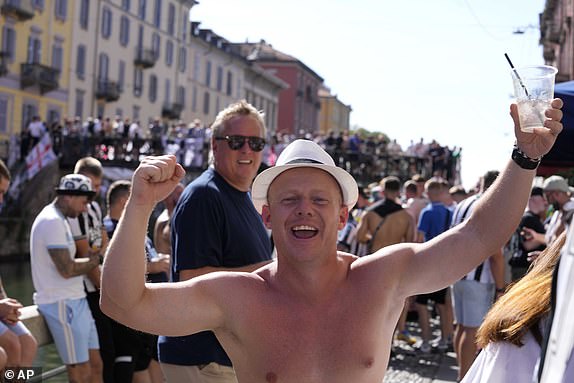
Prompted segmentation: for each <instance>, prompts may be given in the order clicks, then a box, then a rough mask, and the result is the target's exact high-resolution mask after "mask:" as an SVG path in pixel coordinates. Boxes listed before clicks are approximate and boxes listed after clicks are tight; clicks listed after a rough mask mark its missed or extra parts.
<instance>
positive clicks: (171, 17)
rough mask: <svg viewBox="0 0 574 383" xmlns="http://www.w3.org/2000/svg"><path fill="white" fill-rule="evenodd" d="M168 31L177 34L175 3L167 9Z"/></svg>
mask: <svg viewBox="0 0 574 383" xmlns="http://www.w3.org/2000/svg"><path fill="white" fill-rule="evenodd" d="M167 33H169V34H170V35H171V36H173V35H174V34H175V5H173V4H171V3H170V4H169V8H168V10H167Z"/></svg>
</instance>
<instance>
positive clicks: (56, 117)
mask: <svg viewBox="0 0 574 383" xmlns="http://www.w3.org/2000/svg"><path fill="white" fill-rule="evenodd" d="M46 114H47V116H48V118H47V119H46V121H48V123H49V124H51V123H52V122H55V121H60V116H61V113H60V109H59V108H56V107H52V108H50V109H48V113H46Z"/></svg>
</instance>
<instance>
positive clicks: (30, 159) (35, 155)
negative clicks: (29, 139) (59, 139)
mask: <svg viewBox="0 0 574 383" xmlns="http://www.w3.org/2000/svg"><path fill="white" fill-rule="evenodd" d="M57 159H58V157H57V156H56V153H54V150H52V140H51V139H50V135H49V134H48V133H46V134H44V136H42V139H41V140H40V141H39V142H38V143H37V144H36V146H34V147H33V148H32V150H30V153H28V155H27V156H26V168H27V169H26V171H27V174H28V179H29V180H31V179H32V178H34V176H35V175H36V174H37V173H38V172H39V171H40V170H41V169H42V168H43V167H45V166H46V165H48V164H50V163H52V162H53V161H55V160H57Z"/></svg>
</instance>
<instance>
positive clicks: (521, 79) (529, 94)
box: [511, 65, 558, 133]
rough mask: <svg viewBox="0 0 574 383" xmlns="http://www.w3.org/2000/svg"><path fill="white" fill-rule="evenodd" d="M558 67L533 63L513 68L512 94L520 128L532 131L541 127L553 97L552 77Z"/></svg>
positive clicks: (528, 131) (524, 130)
mask: <svg viewBox="0 0 574 383" xmlns="http://www.w3.org/2000/svg"><path fill="white" fill-rule="evenodd" d="M557 72H558V69H556V68H554V67H551V66H548V65H534V66H526V67H522V68H516V69H513V70H512V72H511V75H512V82H513V84H514V96H515V97H516V103H517V104H518V117H519V120H520V130H522V131H523V132H526V133H532V132H533V130H534V128H537V127H542V126H543V125H544V121H546V116H545V115H544V112H545V111H546V109H548V108H549V107H550V103H551V102H552V99H553V98H554V78H555V77H556V73H557Z"/></svg>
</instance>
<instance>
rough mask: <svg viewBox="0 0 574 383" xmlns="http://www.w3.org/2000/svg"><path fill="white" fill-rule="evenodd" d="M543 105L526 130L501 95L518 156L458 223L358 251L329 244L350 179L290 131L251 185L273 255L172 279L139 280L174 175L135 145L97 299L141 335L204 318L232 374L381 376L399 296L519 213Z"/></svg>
mask: <svg viewBox="0 0 574 383" xmlns="http://www.w3.org/2000/svg"><path fill="white" fill-rule="evenodd" d="M552 106H553V108H552V109H549V110H548V111H546V116H547V117H548V120H547V121H545V123H544V125H545V128H539V129H536V130H535V132H534V134H529V133H522V132H521V131H520V127H519V123H518V116H517V109H516V105H512V106H511V115H512V118H513V120H514V124H515V134H516V137H517V144H518V147H519V148H520V150H521V153H523V154H520V153H518V152H517V151H514V152H513V153H514V155H513V157H514V158H515V160H514V161H509V164H508V165H507V166H506V169H505V170H504V172H503V175H502V176H501V177H499V179H498V180H497V184H496V185H495V186H494V187H493V188H491V190H489V192H487V193H486V194H485V195H484V197H483V198H481V201H480V202H478V203H479V204H480V205H479V206H477V207H476V209H475V210H474V213H473V215H472V217H471V218H470V219H469V220H468V221H466V222H465V223H463V224H461V225H459V226H457V227H455V228H453V229H451V230H449V231H447V232H446V233H443V234H441V235H439V236H438V237H436V238H434V239H432V240H431V241H429V242H425V243H416V244H413V243H402V244H397V245H393V246H389V247H385V248H382V249H380V250H378V251H377V252H376V253H375V254H372V255H370V256H367V257H363V258H357V257H355V256H352V255H350V254H346V253H342V252H337V249H336V247H337V231H338V230H340V229H342V228H343V226H344V225H345V223H346V221H347V214H348V210H349V209H350V207H352V206H353V204H354V203H355V200H356V198H357V186H356V184H355V182H354V180H352V178H351V177H350V176H349V174H348V173H346V172H344V171H343V170H342V169H340V168H337V167H336V166H335V165H334V163H333V160H332V159H331V157H330V156H329V155H328V154H327V153H326V152H324V151H323V150H322V149H320V148H319V147H318V146H317V145H315V144H313V143H311V142H309V141H303V140H297V141H295V142H293V143H292V144H290V145H289V146H288V147H287V148H285V149H284V151H283V152H282V153H281V155H280V156H279V158H278V161H277V165H276V166H275V167H273V168H269V169H267V170H265V171H264V172H263V173H261V174H260V175H259V176H258V177H257V178H256V179H255V181H254V183H253V192H252V195H253V199H254V204H255V206H256V207H257V208H258V209H260V210H261V211H262V216H263V221H264V223H265V224H266V225H267V227H268V228H270V229H272V231H273V238H274V241H275V245H276V247H277V261H276V262H273V263H270V264H268V265H266V266H263V267H262V268H260V269H258V270H256V271H254V272H252V273H239V272H215V273H210V274H207V275H203V276H200V277H197V278H192V279H190V280H187V281H184V282H180V283H171V284H157V283H156V284H147V285H146V284H144V278H143V275H144V274H145V262H144V260H143V257H142V256H141V254H143V251H144V250H143V238H144V237H145V233H146V227H147V220H148V217H149V215H150V213H151V211H152V209H153V206H154V204H155V203H157V202H158V201H161V200H162V199H163V198H165V196H167V195H168V194H169V193H170V192H171V190H172V189H173V187H174V186H175V184H176V183H178V182H179V180H180V179H181V178H182V177H183V175H184V170H183V168H182V167H181V165H179V164H177V163H176V162H175V157H173V156H161V157H148V158H146V159H145V160H144V161H142V163H141V164H140V166H139V167H138V169H136V171H135V173H134V176H133V188H132V194H131V196H130V200H129V202H128V204H127V206H126V209H125V210H124V214H123V217H122V219H121V220H120V224H119V227H118V229H117V231H116V234H115V235H114V238H113V239H112V243H111V245H110V248H109V250H108V255H107V257H106V259H105V264H104V272H103V281H102V301H101V305H102V309H103V310H104V312H106V313H107V314H108V315H109V316H111V317H113V318H114V319H116V320H118V321H121V322H123V323H125V324H126V325H128V326H130V327H133V328H136V329H139V330H142V331H146V332H150V333H156V334H165V335H171V336H179V335H184V334H190V333H194V332H198V331H203V330H212V331H213V332H214V333H215V335H216V336H217V338H218V339H219V340H220V342H221V344H222V345H223V347H224V348H225V350H226V352H227V353H228V354H229V356H230V358H231V360H232V361H233V365H234V368H235V371H236V373H237V378H238V380H239V382H250V383H251V382H281V383H283V382H293V383H295V382H296V383H306V382H340V383H348V382H357V383H361V382H380V381H381V380H382V379H383V376H384V374H385V371H386V368H387V362H388V360H389V352H390V345H391V341H392V335H393V331H394V328H395V324H396V322H397V319H398V317H399V315H400V313H401V310H402V308H403V302H404V300H405V298H406V297H408V296H412V295H416V294H420V293H426V292H431V291H436V290H438V289H441V288H443V287H445V286H447V285H449V284H451V283H453V282H454V281H456V280H458V279H460V278H461V277H462V276H463V275H464V274H465V273H466V272H468V271H469V270H470V269H472V268H473V267H474V266H475V265H477V264H479V263H480V262H481V261H482V260H484V259H485V258H486V257H488V256H489V255H490V254H492V253H493V252H494V251H495V250H496V249H498V248H500V247H501V246H502V245H503V244H504V242H505V241H506V240H507V239H508V237H510V235H511V233H512V232H513V230H514V229H515V228H516V226H517V225H518V222H519V220H520V217H521V216H522V213H523V211H524V206H525V205H526V200H527V199H528V194H529V191H530V187H531V184H532V178H533V176H534V174H535V170H532V169H534V168H535V167H536V165H537V162H536V161H534V160H530V159H528V158H526V157H525V156H528V157H530V158H538V157H540V156H542V155H543V154H546V153H547V152H548V151H549V150H550V148H551V147H552V145H553V143H554V141H555V139H556V136H557V135H558V133H559V132H560V131H561V130H562V124H561V123H560V120H561V118H562V112H561V111H560V110H559V109H560V108H561V107H562V101H561V100H558V99H557V100H554V101H553V103H552ZM527 168H530V170H528V169H527ZM492 222H497V225H492ZM137 238H141V239H142V240H141V241H139V240H135V239H137ZM461 254H466V255H467V256H465V257H462V256H461Z"/></svg>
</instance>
